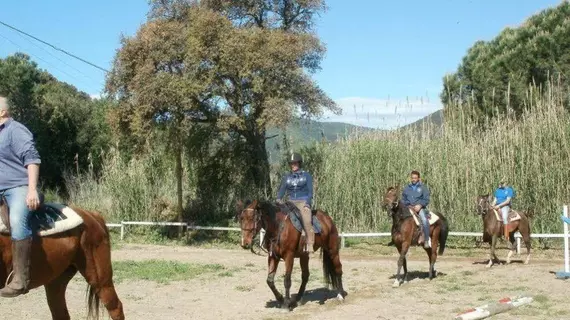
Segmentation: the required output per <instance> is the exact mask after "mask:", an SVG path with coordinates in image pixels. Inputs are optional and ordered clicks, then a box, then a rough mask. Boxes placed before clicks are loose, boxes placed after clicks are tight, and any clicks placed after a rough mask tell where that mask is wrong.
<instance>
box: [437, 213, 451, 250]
mask: <svg viewBox="0 0 570 320" xmlns="http://www.w3.org/2000/svg"><path fill="white" fill-rule="evenodd" d="M438 215H439V218H440V221H441V230H440V231H439V251H438V252H437V254H439V255H443V251H444V250H445V243H446V242H447V236H448V235H449V222H447V219H446V218H445V217H444V216H443V215H442V214H438Z"/></svg>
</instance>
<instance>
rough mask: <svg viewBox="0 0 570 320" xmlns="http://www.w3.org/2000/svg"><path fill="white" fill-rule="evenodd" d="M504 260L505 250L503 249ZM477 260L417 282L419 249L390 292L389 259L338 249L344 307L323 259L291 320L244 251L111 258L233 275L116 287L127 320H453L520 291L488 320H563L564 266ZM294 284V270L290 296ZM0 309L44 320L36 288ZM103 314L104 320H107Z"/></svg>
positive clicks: (392, 262)
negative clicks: (326, 278)
mask: <svg viewBox="0 0 570 320" xmlns="http://www.w3.org/2000/svg"><path fill="white" fill-rule="evenodd" d="M391 250H395V249H394V248H393V247H391V248H390V251H391ZM503 253H505V252H504V250H503V251H500V254H501V255H503ZM560 256H562V252H560ZM484 257H485V255H484V254H483V251H481V254H475V255H474V256H473V257H460V256H458V255H454V254H453V252H450V254H449V255H444V256H442V257H440V259H439V261H438V263H437V265H436V268H437V270H438V271H439V272H440V276H439V277H438V278H437V279H434V280H433V281H431V282H430V281H429V280H427V279H425V278H424V277H425V276H426V273H425V272H426V271H427V267H428V263H427V261H426V259H425V255H424V254H423V252H421V251H420V250H419V249H417V248H416V249H414V250H413V251H412V252H411V254H410V257H409V259H410V261H409V262H408V266H409V269H410V271H411V272H412V277H411V281H410V282H409V283H407V284H404V285H402V286H401V287H400V288H396V289H394V288H392V283H393V278H392V277H393V275H394V273H395V271H396V259H395V256H394V255H393V254H392V255H374V254H366V253H362V252H360V251H358V250H356V249H345V250H344V251H342V252H341V259H342V262H343V269H344V283H345V288H346V290H347V291H348V296H347V298H346V301H345V302H344V303H339V302H338V301H336V299H335V298H334V293H330V292H328V291H327V290H325V289H324V288H323V284H322V281H321V279H322V271H321V270H322V269H321V265H320V260H319V259H313V260H311V267H310V268H311V280H310V282H309V284H308V286H307V289H308V291H307V293H306V295H305V299H304V304H302V305H300V306H299V307H297V308H296V309H294V310H293V311H291V312H289V311H285V310H282V309H278V308H276V307H275V306H274V303H273V302H274V301H273V295H272V293H271V292H270V290H269V288H268V287H267V285H266V283H265V279H266V258H265V257H262V256H256V255H253V254H251V253H250V252H248V251H242V250H222V249H201V248H195V247H175V246H156V245H124V246H122V247H121V248H119V249H117V250H114V251H113V259H114V260H116V261H120V260H136V261H144V260H150V259H159V260H165V261H166V260H171V261H179V262H188V263H198V264H213V263H215V264H221V265H223V266H225V267H226V268H227V270H231V272H227V273H226V274H225V276H220V275H216V274H204V275H201V276H198V277H197V278H194V279H191V280H186V281H177V282H171V283H169V284H159V283H156V282H154V281H143V280H125V281H121V282H120V283H118V284H117V291H118V293H119V296H120V298H121V300H122V302H123V304H124V309H125V315H126V318H127V319H169V320H175V319H185V320H186V319H206V320H208V319H351V320H356V319H407V320H412V319H452V318H453V316H454V315H455V314H457V313H458V312H460V311H463V310H466V309H468V308H470V307H475V306H478V305H482V304H485V303H486V302H487V301H493V300H497V299H500V298H503V297H507V296H512V295H516V294H520V293H528V294H531V295H534V296H535V301H534V302H533V303H532V304H530V305H528V306H524V307H520V308H518V309H516V310H511V311H510V312H508V313H504V314H500V315H497V316H495V317H494V318H493V319H570V308H568V307H567V304H566V302H567V296H568V291H569V289H570V282H565V281H561V280H556V279H555V277H554V275H553V274H551V273H550V272H553V271H558V270H560V269H561V268H562V265H563V263H562V261H561V260H560V258H556V259H550V258H545V257H543V258H542V259H541V258H536V259H534V260H531V264H530V265H523V264H521V263H513V264H511V265H508V266H506V265H501V266H496V267H493V268H491V269H487V268H485V265H484V264H482V263H483V258H484ZM515 258H520V257H516V256H515ZM283 270H284V269H283V265H280V268H279V271H278V275H279V276H278V277H276V280H277V285H278V288H279V289H280V290H281V291H283V277H282V274H283ZM299 283H300V269H299V268H298V264H297V265H296V266H295V269H294V276H293V287H292V292H293V293H296V291H297V289H298V286H299ZM85 288H86V285H85V282H84V280H83V279H82V278H80V277H79V276H78V277H76V278H75V279H74V280H73V281H72V282H71V283H70V285H69V287H68V291H67V299H68V300H67V301H68V307H69V309H70V312H71V314H72V319H85V317H86V302H85ZM328 297H330V299H328V300H327V298H328ZM0 308H2V318H3V319H26V320H36V319H42V320H43V319H51V317H50V315H49V310H48V307H47V304H46V301H45V295H44V291H43V290H41V289H36V290H33V291H31V292H30V293H29V294H27V295H26V296H23V297H20V298H17V299H14V300H5V299H3V300H0ZM103 314H104V317H103V318H105V319H106V318H107V316H106V312H103Z"/></svg>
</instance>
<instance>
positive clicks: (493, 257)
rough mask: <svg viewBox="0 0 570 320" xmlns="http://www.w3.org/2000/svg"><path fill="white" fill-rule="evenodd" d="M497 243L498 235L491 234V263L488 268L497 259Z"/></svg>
mask: <svg viewBox="0 0 570 320" xmlns="http://www.w3.org/2000/svg"><path fill="white" fill-rule="evenodd" d="M496 244H497V235H496V234H493V235H492V236H491V248H490V253H489V263H488V264H487V268H490V267H491V266H492V265H493V262H494V261H495V260H496V259H497V256H496V255H495V245H496Z"/></svg>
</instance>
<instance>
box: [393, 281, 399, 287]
mask: <svg viewBox="0 0 570 320" xmlns="http://www.w3.org/2000/svg"><path fill="white" fill-rule="evenodd" d="M399 286H400V281H398V280H396V281H394V283H393V284H392V288H398V287H399Z"/></svg>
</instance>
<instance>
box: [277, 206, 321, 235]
mask: <svg viewBox="0 0 570 320" xmlns="http://www.w3.org/2000/svg"><path fill="white" fill-rule="evenodd" d="M277 207H278V208H279V210H280V211H281V212H283V213H284V214H286V215H287V218H288V219H289V220H291V223H292V224H293V226H294V227H295V229H297V231H299V232H301V233H303V232H304V230H303V221H302V216H301V211H299V208H297V206H296V205H295V204H294V203H292V202H290V201H285V202H283V203H279V204H277ZM311 213H312V215H311V217H312V224H313V230H314V232H315V234H320V233H321V231H322V227H321V222H320V221H319V219H317V216H316V214H317V210H311Z"/></svg>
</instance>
